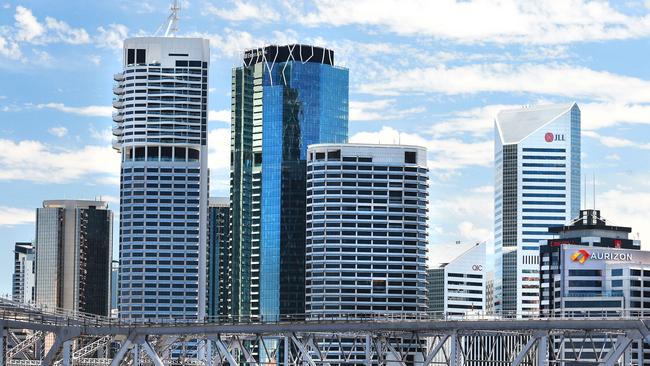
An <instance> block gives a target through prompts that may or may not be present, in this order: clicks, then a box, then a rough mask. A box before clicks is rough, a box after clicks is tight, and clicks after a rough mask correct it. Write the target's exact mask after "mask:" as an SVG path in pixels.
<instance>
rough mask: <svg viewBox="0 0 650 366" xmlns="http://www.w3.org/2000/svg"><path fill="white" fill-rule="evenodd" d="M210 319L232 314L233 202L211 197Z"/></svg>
mask: <svg viewBox="0 0 650 366" xmlns="http://www.w3.org/2000/svg"><path fill="white" fill-rule="evenodd" d="M208 227H209V230H210V234H209V245H208V316H209V317H211V318H218V317H224V316H227V315H228V314H229V313H230V308H229V306H228V299H229V298H230V295H229V293H228V287H229V286H228V284H229V283H230V280H229V278H230V276H229V273H228V263H229V262H230V240H229V236H228V232H229V230H230V200H229V199H228V197H214V198H213V197H210V205H209V208H208Z"/></svg>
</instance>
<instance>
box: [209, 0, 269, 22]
mask: <svg viewBox="0 0 650 366" xmlns="http://www.w3.org/2000/svg"><path fill="white" fill-rule="evenodd" d="M233 3H234V7H233V8H231V9H225V8H218V7H216V6H214V5H213V4H210V3H207V4H206V6H205V11H206V12H207V13H209V14H214V15H216V16H218V17H221V18H224V19H226V20H230V21H235V22H240V21H242V20H247V19H254V20H255V21H256V22H272V21H275V20H278V19H279V17H280V15H279V14H278V13H277V12H276V11H275V10H274V9H273V8H271V7H270V6H268V5H267V4H263V3H262V4H260V3H254V2H247V1H243V0H235V1H233Z"/></svg>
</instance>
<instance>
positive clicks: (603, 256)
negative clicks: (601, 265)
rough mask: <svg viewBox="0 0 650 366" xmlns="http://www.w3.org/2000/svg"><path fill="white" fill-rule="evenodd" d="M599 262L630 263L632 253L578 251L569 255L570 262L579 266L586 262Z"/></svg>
mask: <svg viewBox="0 0 650 366" xmlns="http://www.w3.org/2000/svg"><path fill="white" fill-rule="evenodd" d="M588 259H589V260H601V261H621V262H630V261H632V253H617V252H601V251H592V252H589V251H588V250H586V249H578V250H577V251H575V253H573V254H571V260H572V261H574V262H578V263H580V264H582V263H584V262H586V261H587V260H588Z"/></svg>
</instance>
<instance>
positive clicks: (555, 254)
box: [540, 210, 641, 315]
mask: <svg viewBox="0 0 650 366" xmlns="http://www.w3.org/2000/svg"><path fill="white" fill-rule="evenodd" d="M549 230H550V231H551V232H552V233H553V234H555V237H554V238H553V239H548V240H545V241H543V242H542V243H540V245H541V246H540V252H541V267H540V269H541V278H542V289H541V291H540V303H541V310H542V314H550V315H560V314H562V313H564V312H567V311H568V312H571V311H575V310H576V307H575V306H573V307H572V306H568V305H567V301H566V300H571V301H572V302H570V304H577V302H576V301H584V304H585V306H584V307H579V308H586V307H588V306H587V304H594V303H598V302H599V301H598V300H594V299H592V298H591V296H589V295H594V296H596V297H598V296H601V295H602V291H603V289H604V288H601V285H602V281H601V279H602V278H601V277H603V276H605V275H606V273H602V271H601V270H598V271H596V272H593V271H592V272H589V271H587V272H584V271H574V270H573V269H574V268H577V269H585V268H590V266H587V265H585V264H587V261H588V260H590V261H589V263H590V264H593V265H604V264H606V263H608V262H607V260H608V259H612V260H614V261H613V262H610V263H615V262H630V261H629V260H628V259H629V258H627V257H624V258H623V257H622V258H621V260H616V259H615V258H613V257H611V258H604V256H603V257H602V258H599V255H598V254H597V255H594V253H601V252H602V253H609V252H608V251H604V252H603V251H601V250H600V249H601V248H616V249H630V250H640V249H641V242H640V241H639V240H634V239H630V238H629V233H631V232H632V228H630V227H625V226H613V225H610V224H609V223H607V222H606V221H605V219H603V218H602V217H601V216H600V211H599V210H581V211H580V216H579V217H576V218H575V220H574V221H573V222H572V223H571V224H570V225H567V226H559V227H554V228H550V229H549ZM565 247H566V248H567V249H566V250H563V249H562V248H565ZM583 247H589V248H588V249H587V248H583ZM581 250H584V251H582V252H581ZM566 253H569V254H571V255H573V254H575V253H578V254H577V255H576V257H575V258H573V257H572V258H570V260H569V261H568V262H566V261H565V260H564V258H565V257H564V256H563V254H566ZM626 253H629V252H626ZM635 257H636V254H635ZM576 262H577V263H576ZM568 267H571V272H572V273H569V272H567V268H568ZM580 276H582V277H585V278H578V277H580ZM563 278H564V279H566V278H569V282H567V281H564V280H563ZM574 279H577V280H587V281H571V280H574ZM571 284H573V285H571ZM626 287H627V286H626ZM579 294H583V296H579V297H578V296H577V295H579ZM566 296H571V298H570V299H566V298H565V297H566ZM628 300H629V299H628ZM603 304H604V303H603Z"/></svg>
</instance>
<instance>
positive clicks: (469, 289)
mask: <svg viewBox="0 0 650 366" xmlns="http://www.w3.org/2000/svg"><path fill="white" fill-rule="evenodd" d="M463 249H464V250H462V251H459V253H458V255H457V256H456V257H455V258H453V259H451V260H449V261H448V262H446V263H440V264H439V266H438V267H437V268H431V269H429V270H427V289H428V294H427V295H428V311H429V313H430V314H431V315H432V316H436V317H437V316H440V317H443V316H444V317H463V316H466V315H472V314H475V315H477V314H483V313H484V312H485V310H486V283H487V265H486V243H485V242H483V243H478V244H472V245H471V246H463ZM434 259H435V258H434Z"/></svg>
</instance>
